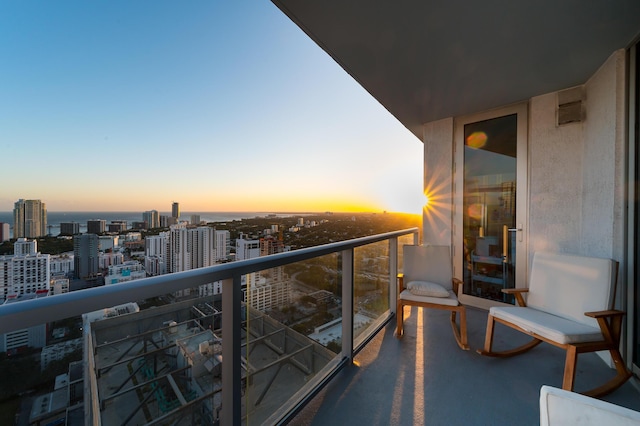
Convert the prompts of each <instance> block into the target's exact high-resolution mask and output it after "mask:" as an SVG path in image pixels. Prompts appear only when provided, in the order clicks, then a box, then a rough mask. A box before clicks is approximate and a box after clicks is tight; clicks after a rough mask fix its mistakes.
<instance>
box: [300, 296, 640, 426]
mask: <svg viewBox="0 0 640 426" xmlns="http://www.w3.org/2000/svg"><path fill="white" fill-rule="evenodd" d="M405 312H406V313H405V335H404V337H403V338H402V339H396V338H395V337H394V335H393V333H394V327H395V318H394V320H393V321H391V322H390V323H389V324H387V325H386V327H385V328H384V329H383V330H382V331H381V332H380V333H378V335H377V336H375V337H374V339H373V340H372V341H371V342H370V343H369V344H368V345H367V346H366V347H365V348H364V349H363V350H362V351H361V352H360V353H358V355H357V356H356V357H355V360H354V363H353V365H349V366H347V367H345V368H343V369H342V370H341V371H340V372H339V373H338V374H337V375H336V377H335V378H334V379H333V380H332V381H331V382H330V383H329V384H328V385H327V386H326V387H325V388H324V389H323V390H322V391H320V392H319V393H318V395H316V396H315V398H314V399H313V400H311V401H310V402H309V404H307V405H306V406H305V407H304V408H303V409H302V411H301V412H300V413H298V415H297V416H296V417H295V418H294V419H293V420H292V421H291V423H290V424H295V425H320V426H322V425H334V424H348V425H350V426H356V425H367V426H368V425H415V424H421V425H422V424H429V425H440V424H442V425H444V424H447V425H463V424H464V425H484V424H487V425H488V424H490V425H514V424H518V425H538V424H539V405H538V400H539V393H540V387H541V386H542V385H544V384H547V385H551V386H556V387H561V386H562V374H563V371H564V355H565V352H564V351H563V350H561V349H558V348H556V347H554V346H551V345H548V344H545V343H543V344H541V345H539V346H537V347H536V348H534V349H532V350H531V351H529V352H528V353H525V354H522V355H520V356H516V357H513V358H505V359H498V358H489V357H484V356H481V355H479V354H477V353H476V352H475V350H476V349H477V348H480V347H482V346H483V344H484V333H485V326H486V318H487V312H486V311H483V310H479V309H473V308H468V309H467V323H468V337H469V344H470V346H471V350H469V351H462V350H460V349H459V348H458V346H457V345H456V343H455V340H454V338H453V334H452V331H451V327H450V325H449V318H448V315H449V314H448V312H445V311H435V310H421V309H417V308H411V310H409V309H408V308H406V310H405ZM527 339H528V338H527V336H525V335H523V334H522V333H518V332H516V331H514V330H511V329H509V328H508V327H505V326H502V325H500V324H497V325H496V330H495V337H494V348H495V349H501V348H505V349H506V348H507V347H513V346H515V345H517V344H519V343H520V342H522V343H524V342H526V341H527ZM611 376H613V370H611V369H609V368H608V367H607V366H606V365H605V363H604V362H603V361H602V360H601V359H600V358H599V357H598V356H597V355H596V354H593V353H591V354H583V355H580V356H579V357H578V366H577V373H576V385H575V389H576V390H577V391H580V390H586V389H590V388H592V387H595V386H598V385H601V384H602V383H604V382H605V381H606V379H607V378H608V377H611ZM632 380H634V379H632ZM602 399H604V400H606V401H609V402H613V403H615V404H618V405H621V406H624V407H628V408H631V409H634V410H638V411H640V392H639V391H638V389H637V388H636V387H635V386H634V384H632V383H631V381H628V382H627V383H625V384H624V385H623V386H622V387H621V388H619V389H617V390H616V391H614V392H613V393H611V394H609V395H607V396H606V397H604V398H602Z"/></svg>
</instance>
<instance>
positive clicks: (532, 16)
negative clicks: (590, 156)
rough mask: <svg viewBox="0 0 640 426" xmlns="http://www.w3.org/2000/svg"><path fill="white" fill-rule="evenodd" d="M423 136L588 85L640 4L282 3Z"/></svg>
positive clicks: (639, 22)
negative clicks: (439, 125) (430, 125)
mask: <svg viewBox="0 0 640 426" xmlns="http://www.w3.org/2000/svg"><path fill="white" fill-rule="evenodd" d="M273 2H274V3H275V4H276V6H278V7H279V8H280V9H281V10H282V11H283V12H284V13H285V14H286V15H287V16H288V17H289V18H290V19H291V20H292V21H293V22H295V23H296V24H297V25H298V26H299V27H300V28H301V29H302V30H303V31H304V32H305V33H306V34H307V35H308V36H309V37H311V39H313V40H314V41H315V42H316V43H317V44H318V45H319V46H320V47H321V48H322V49H324V50H325V51H326V52H327V53H328V54H329V55H330V56H331V57H332V58H333V59H334V60H336V61H337V62H338V64H340V65H341V66H342V68H344V69H345V71H347V72H348V73H349V74H350V75H351V76H352V77H353V78H354V79H355V80H356V81H358V83H360V84H361V85H362V86H363V87H364V88H365V89H366V90H367V91H368V92H369V93H370V94H371V95H372V96H373V97H374V98H376V99H377V100H378V101H379V102H380V103H381V104H382V105H383V106H384V107H385V108H386V109H387V110H389V112H391V114H393V115H394V116H395V117H396V118H397V119H398V120H399V121H400V122H402V124H404V125H405V126H406V127H407V128H408V129H409V130H410V131H411V132H413V133H414V134H415V135H416V136H417V137H418V138H419V139H422V130H421V124H422V123H427V122H430V121H434V120H438V119H441V118H445V117H456V116H461V115H466V114H470V113H474V112H480V111H484V110H488V109H491V108H495V107H498V106H501V105H506V104H510V103H514V102H518V101H522V100H526V99H529V98H531V97H532V96H536V95H540V94H544V93H549V92H552V91H556V90H559V89H564V88H568V87H572V86H576V85H580V84H583V83H585V82H586V81H587V79H588V78H589V77H590V76H591V75H592V74H593V73H594V72H595V71H596V70H597V69H598V67H600V66H601V65H602V64H603V63H604V61H605V60H606V59H607V58H608V57H609V56H610V55H611V54H612V52H613V51H615V50H617V49H620V48H625V47H628V46H629V44H630V43H631V42H632V41H633V40H634V38H635V37H637V36H638V35H639V34H640V19H638V17H639V16H640V1H638V0H607V1H603V0H562V1H558V0H536V1H527V2H524V1H505V0H488V1H487V0H485V1H482V2H479V1H478V2H474V1H460V0H400V1H370V0H367V1H365V0H350V1H348V0H305V1H301V0H273Z"/></svg>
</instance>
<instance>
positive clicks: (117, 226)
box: [107, 220, 127, 232]
mask: <svg viewBox="0 0 640 426" xmlns="http://www.w3.org/2000/svg"><path fill="white" fill-rule="evenodd" d="M107 229H108V230H109V232H124V231H126V230H127V221H126V220H112V221H111V223H110V224H109V225H108V227H107Z"/></svg>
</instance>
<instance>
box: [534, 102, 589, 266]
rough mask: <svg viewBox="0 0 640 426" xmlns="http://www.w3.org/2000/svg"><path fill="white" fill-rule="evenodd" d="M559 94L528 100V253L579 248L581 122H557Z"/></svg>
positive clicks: (570, 250) (572, 250)
mask: <svg viewBox="0 0 640 426" xmlns="http://www.w3.org/2000/svg"><path fill="white" fill-rule="evenodd" d="M556 105H557V95H556V93H551V94H547V95H543V96H538V97H535V98H533V99H531V100H530V102H529V138H528V139H529V140H528V145H529V150H528V151H529V158H528V160H529V229H528V230H527V231H526V234H527V236H528V238H529V249H528V252H529V253H530V254H531V253H533V252H534V251H562V252H573V253H576V252H577V251H578V248H579V240H578V238H577V236H578V235H580V232H581V230H580V224H581V222H582V220H581V215H582V209H581V197H582V156H581V155H580V154H579V153H580V152H582V126H581V124H580V123H577V124H569V125H565V126H561V127H557V126H556Z"/></svg>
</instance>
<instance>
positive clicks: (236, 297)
mask: <svg viewBox="0 0 640 426" xmlns="http://www.w3.org/2000/svg"><path fill="white" fill-rule="evenodd" d="M241 285H242V275H240V274H234V276H233V278H229V279H225V280H223V281H222V413H221V422H220V424H223V425H240V424H241V419H242V375H241V363H240V356H241V352H240V351H241V348H242V342H241V333H240V325H241V321H242V304H241V302H242V289H241Z"/></svg>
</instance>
